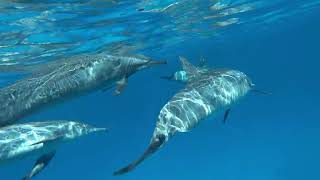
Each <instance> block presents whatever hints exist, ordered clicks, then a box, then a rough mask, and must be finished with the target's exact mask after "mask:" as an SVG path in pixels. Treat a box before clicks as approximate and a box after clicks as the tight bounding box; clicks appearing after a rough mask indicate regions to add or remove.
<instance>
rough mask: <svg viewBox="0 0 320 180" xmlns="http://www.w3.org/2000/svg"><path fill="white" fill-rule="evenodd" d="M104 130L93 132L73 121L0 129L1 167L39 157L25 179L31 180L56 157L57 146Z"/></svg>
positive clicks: (38, 123) (29, 124)
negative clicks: (4, 164) (10, 162)
mask: <svg viewBox="0 0 320 180" xmlns="http://www.w3.org/2000/svg"><path fill="white" fill-rule="evenodd" d="M99 131H106V129H105V128H95V127H93V126H90V125H88V124H83V123H80V122H73V121H48V122H30V123H26V124H15V125H10V126H6V127H2V128H0V163H6V162H8V161H12V160H16V159H21V158H24V157H26V156H28V155H37V156H40V157H39V158H38V160H37V162H36V164H35V165H34V167H33V169H32V171H31V172H30V173H29V174H28V175H27V176H25V177H24V179H31V178H32V177H34V176H35V175H37V174H38V173H39V172H40V171H42V170H43V169H44V168H45V167H46V166H47V165H48V163H49V162H50V160H51V159H52V158H53V156H54V155H55V151H56V149H57V148H58V147H59V145H60V144H62V143H65V142H67V141H71V140H74V139H75V138H78V137H81V136H84V135H87V134H90V133H94V132H99Z"/></svg>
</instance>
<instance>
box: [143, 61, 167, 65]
mask: <svg viewBox="0 0 320 180" xmlns="http://www.w3.org/2000/svg"><path fill="white" fill-rule="evenodd" d="M162 64H167V61H152V60H150V61H148V62H147V63H146V65H147V66H157V65H162Z"/></svg>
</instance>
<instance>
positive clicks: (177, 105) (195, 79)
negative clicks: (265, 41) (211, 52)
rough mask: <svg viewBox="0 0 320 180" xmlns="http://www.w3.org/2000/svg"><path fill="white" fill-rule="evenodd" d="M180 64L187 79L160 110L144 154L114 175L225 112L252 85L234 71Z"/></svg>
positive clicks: (246, 78)
mask: <svg viewBox="0 0 320 180" xmlns="http://www.w3.org/2000/svg"><path fill="white" fill-rule="evenodd" d="M181 62H182V66H183V71H185V72H186V74H187V77H188V78H187V81H186V86H185V88H183V89H182V90H180V91H179V92H178V93H177V94H175V95H174V96H173V97H172V99H171V100H170V101H169V102H168V103H167V104H165V106H164V107H163V108H162V109H161V111H160V114H159V116H158V120H157V123H156V128H155V130H154V133H153V137H152V139H151V143H150V145H149V147H148V148H147V150H146V151H145V153H144V154H143V155H142V156H141V157H140V158H139V159H137V160H135V161H134V162H132V163H131V164H129V165H128V166H127V167H125V168H122V169H120V170H118V171H116V172H115V173H114V175H120V174H124V173H127V172H129V171H131V170H133V169H134V168H135V167H136V166H137V165H139V164H140V163H141V162H142V161H143V160H144V159H146V158H147V157H149V156H150V155H151V154H153V153H154V152H156V151H157V150H158V149H159V148H161V147H162V146H163V145H164V144H165V143H166V142H167V141H168V140H169V139H170V138H171V137H173V136H174V135H175V134H176V133H178V132H188V131H190V130H191V129H192V128H194V127H195V126H197V125H198V124H199V123H200V122H201V121H202V120H204V119H206V118H207V117H208V116H210V115H213V114H215V113H217V112H221V111H226V110H228V109H229V108H230V107H231V106H232V105H234V104H235V103H236V102H238V101H239V99H241V97H243V96H245V95H246V94H247V93H248V92H249V91H250V89H251V87H252V85H253V84H252V83H251V81H250V79H249V78H248V77H247V76H246V75H245V74H244V73H242V72H240V71H237V70H232V69H221V70H219V69H211V70H209V69H206V68H200V67H195V66H193V65H191V64H190V63H189V62H188V61H187V60H186V59H183V58H181Z"/></svg>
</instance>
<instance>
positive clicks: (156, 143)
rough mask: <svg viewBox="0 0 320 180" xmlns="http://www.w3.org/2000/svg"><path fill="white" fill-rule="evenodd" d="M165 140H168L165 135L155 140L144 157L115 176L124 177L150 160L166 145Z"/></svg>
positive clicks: (120, 170) (116, 172) (115, 173)
mask: <svg viewBox="0 0 320 180" xmlns="http://www.w3.org/2000/svg"><path fill="white" fill-rule="evenodd" d="M165 138H166V137H165V135H160V136H158V137H157V138H155V139H154V140H153V141H152V142H151V144H150V145H149V147H148V149H147V150H146V151H145V152H144V153H143V155H142V156H141V157H140V158H139V159H137V160H135V161H133V162H132V163H131V164H129V165H128V166H126V167H124V168H121V169H119V170H118V171H115V172H114V173H113V175H114V176H118V175H122V174H125V173H128V172H130V171H132V170H133V169H134V168H136V167H137V166H138V165H139V164H140V163H142V162H143V161H144V160H145V159H146V158H148V157H149V156H151V155H152V154H153V153H155V152H156V151H157V150H158V149H159V148H160V147H161V146H162V145H163V144H164V143H165Z"/></svg>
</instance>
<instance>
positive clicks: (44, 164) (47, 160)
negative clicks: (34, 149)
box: [23, 151, 56, 180]
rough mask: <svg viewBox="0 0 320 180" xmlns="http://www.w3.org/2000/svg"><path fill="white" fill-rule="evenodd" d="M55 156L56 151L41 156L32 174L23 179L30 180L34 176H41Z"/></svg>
mask: <svg viewBox="0 0 320 180" xmlns="http://www.w3.org/2000/svg"><path fill="white" fill-rule="evenodd" d="M55 154H56V151H52V152H50V153H47V154H44V155H42V156H40V157H39V158H38V159H37V161H36V163H35V164H34V166H33V168H32V170H31V172H30V173H29V174H28V175H26V176H25V177H23V180H30V179H32V178H33V177H34V176H36V175H37V174H39V173H40V172H41V171H42V170H43V169H44V168H45V167H47V165H48V164H49V163H50V161H51V160H52V158H53V157H54V155H55Z"/></svg>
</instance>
